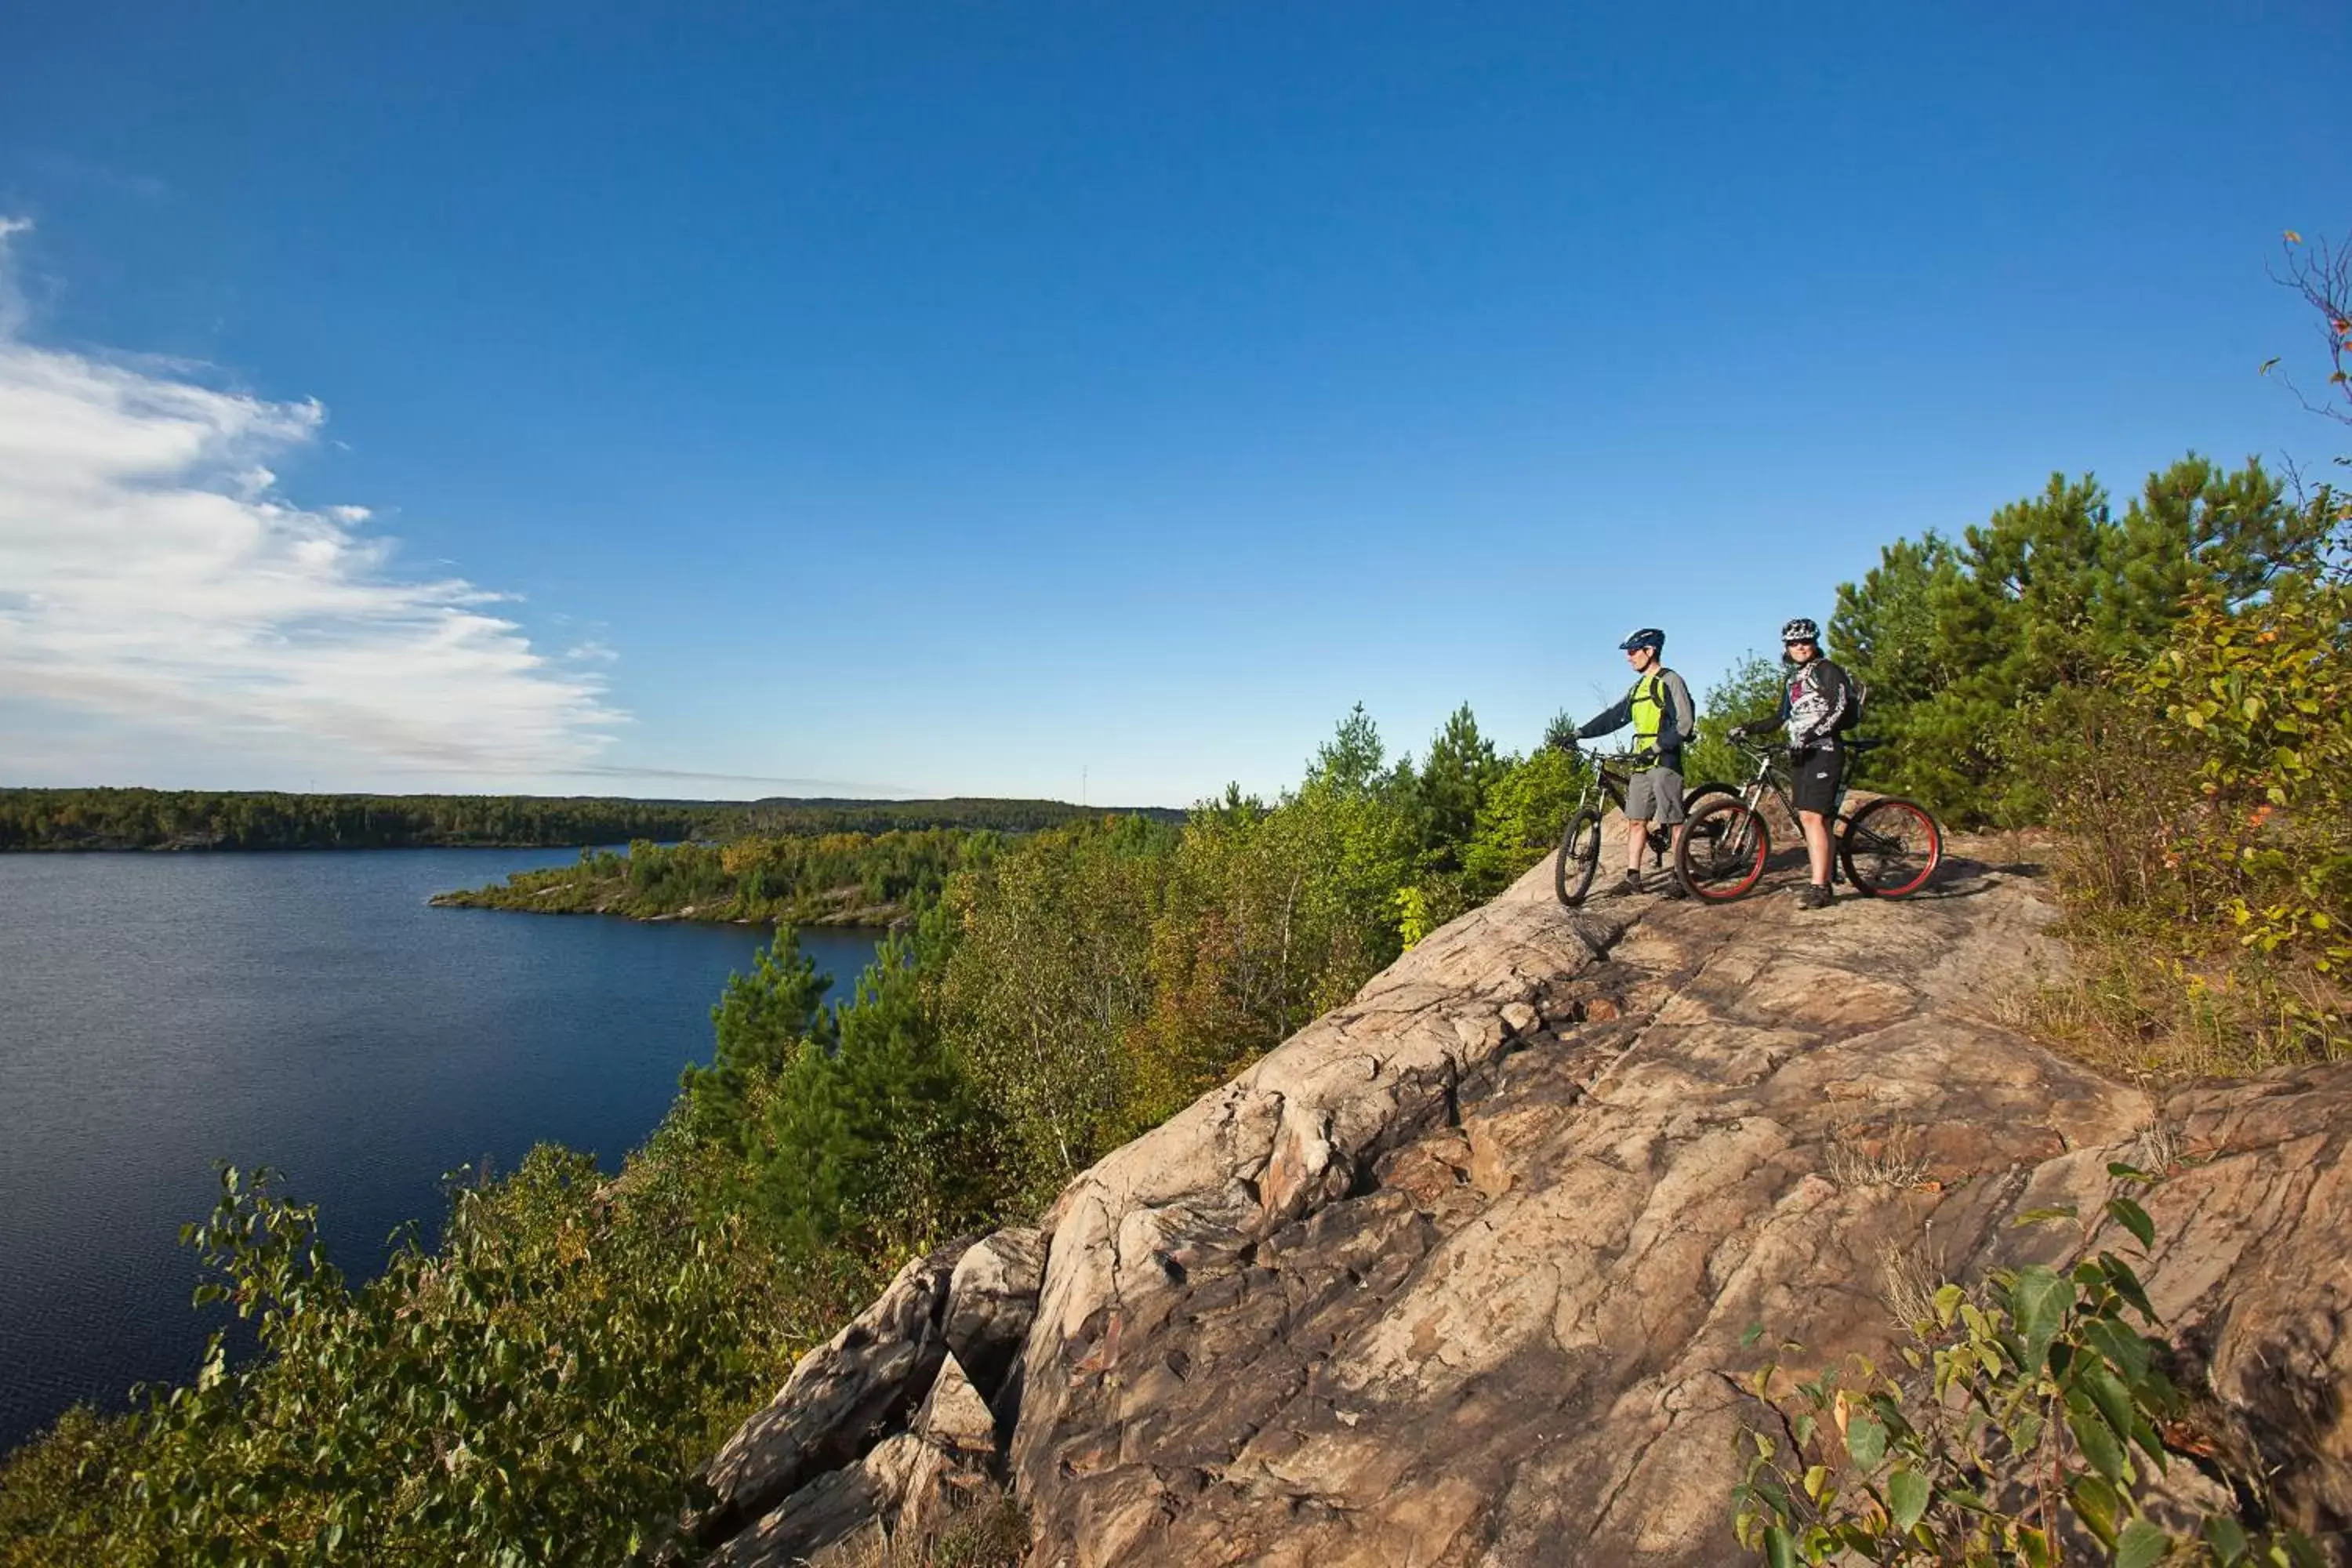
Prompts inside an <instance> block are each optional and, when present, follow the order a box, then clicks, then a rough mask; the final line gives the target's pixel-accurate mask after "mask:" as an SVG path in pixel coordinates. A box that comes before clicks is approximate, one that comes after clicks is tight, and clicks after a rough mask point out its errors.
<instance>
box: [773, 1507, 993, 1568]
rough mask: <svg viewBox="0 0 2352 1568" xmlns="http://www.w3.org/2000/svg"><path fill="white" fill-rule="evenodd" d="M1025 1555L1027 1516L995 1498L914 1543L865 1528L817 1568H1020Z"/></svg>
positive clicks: (876, 1527)
mask: <svg viewBox="0 0 2352 1568" xmlns="http://www.w3.org/2000/svg"><path fill="white" fill-rule="evenodd" d="M1028 1555H1029V1515H1028V1512H1027V1510H1024V1509H1023V1508H1022V1506H1021V1505H1020V1504H1019V1503H1018V1502H1016V1501H1014V1500H1013V1496H1012V1494H1011V1493H1009V1492H995V1493H992V1494H991V1495H989V1496H988V1497H985V1498H983V1499H982V1500H979V1501H977V1502H975V1503H973V1504H972V1505H971V1507H969V1508H966V1509H963V1510H960V1511H958V1512H957V1513H955V1514H953V1515H951V1516H950V1517H949V1519H948V1520H947V1521H945V1522H944V1523H942V1524H941V1525H940V1527H939V1528H938V1529H936V1530H934V1531H929V1532H928V1533H926V1534H924V1535H922V1536H919V1537H910V1536H905V1535H899V1536H891V1535H888V1534H886V1533H885V1532H884V1531H883V1530H882V1528H881V1526H880V1525H878V1524H876V1525H872V1526H869V1527H867V1528H866V1530H864V1531H859V1532H858V1533H857V1534H856V1535H853V1536H851V1537H850V1538H849V1539H848V1540H847V1541H845V1542H842V1543H841V1544H840V1545H838V1546H835V1547H833V1548H832V1549H830V1550H829V1551H827V1552H824V1553H823V1554H822V1555H821V1556H820V1557H819V1558H818V1560H817V1561H818V1562H819V1563H821V1564H822V1565H823V1568H1021V1563H1023V1561H1024V1559H1026V1558H1027V1556H1028Z"/></svg>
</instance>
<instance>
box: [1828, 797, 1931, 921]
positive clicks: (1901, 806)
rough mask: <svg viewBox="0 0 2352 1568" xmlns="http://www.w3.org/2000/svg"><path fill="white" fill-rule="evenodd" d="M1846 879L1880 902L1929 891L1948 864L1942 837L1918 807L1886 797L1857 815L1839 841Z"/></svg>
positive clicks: (1928, 817) (1864, 808)
mask: <svg viewBox="0 0 2352 1568" xmlns="http://www.w3.org/2000/svg"><path fill="white" fill-rule="evenodd" d="M1838 858H1839V860H1840V861H1841V862H1843V864H1844V867H1845V879H1846V880H1847V881H1849V882H1851V883H1853V885H1854V886H1855V887H1856V888H1858V889H1861V890H1862V891H1864V892H1865V893H1868V894H1870V895H1871V896H1872V897H1873V898H1878V899H1903V898H1908V897H1910V896H1911V895H1912V894H1913V893H1916V892H1917V891H1918V890H1919V889H1922V888H1924V887H1926V886H1927V879H1928V878H1930V877H1932V876H1934V875H1935V874H1936V868H1937V866H1938V865H1940V864H1941V863H1942V861H1943V858H1944V833H1943V830H1942V829H1941V828H1939V827H1937V826H1936V819H1935V818H1934V817H1933V816H1929V815H1928V814H1927V807H1926V806H1924V805H1919V804H1918V803H1917V802H1916V801H1909V800H1904V799H1902V798H1900V797H1898V796H1895V795H1885V796H1883V797H1881V798H1880V799H1877V800H1874V801H1872V802H1871V803H1870V804H1869V805H1865V806H1864V807H1863V808H1862V809H1861V810H1860V811H1857V812H1855V813H1854V814H1853V820H1852V821H1850V822H1848V823H1847V824H1846V826H1845V832H1844V833H1843V835H1842V836H1841V837H1839V839H1838Z"/></svg>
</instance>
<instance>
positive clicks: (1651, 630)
mask: <svg viewBox="0 0 2352 1568" xmlns="http://www.w3.org/2000/svg"><path fill="white" fill-rule="evenodd" d="M1617 647H1618V649H1619V651H1621V652H1623V653H1631V652H1633V650H1634V649H1635V648H1637V647H1645V648H1648V649H1649V650H1650V651H1651V652H1652V653H1663V652H1664V651H1665V647H1666V634H1665V633H1664V632H1662V631H1660V630H1659V629H1658V628H1657V627H1655V626H1643V628H1642V629H1641V630H1639V631H1635V632H1627V633H1626V634H1625V640H1624V641H1623V642H1621V643H1619V644H1618V645H1617Z"/></svg>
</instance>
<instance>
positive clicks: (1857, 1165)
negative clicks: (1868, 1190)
mask: <svg viewBox="0 0 2352 1568" xmlns="http://www.w3.org/2000/svg"><path fill="white" fill-rule="evenodd" d="M1914 1131H1915V1130H1914V1129H1913V1128H1912V1127H1911V1126H1910V1124H1909V1123H1907V1122H1906V1123H1901V1124H1898V1125H1896V1126H1895V1127H1893V1128H1891V1129H1889V1130H1888V1131H1885V1132H1884V1133H1877V1134H1874V1133H1872V1132H1871V1131H1868V1130H1867V1129H1865V1128H1863V1127H1858V1126H1855V1127H1842V1128H1840V1129H1838V1131H1837V1132H1836V1133H1835V1134H1834V1135H1833V1136H1832V1138H1831V1140H1830V1148H1829V1160H1828V1163H1827V1173H1828V1175H1829V1178H1830V1180H1831V1181H1832V1182H1835V1183H1836V1184H1838V1185H1839V1186H1841V1187H1916V1186H1921V1185H1923V1184H1926V1182H1927V1160H1926V1159H1924V1158H1923V1157H1921V1156H1920V1155H1919V1154H1918V1153H1917V1152H1916V1151H1914V1150H1913V1148H1912V1146H1911V1140H1912V1137H1913V1135H1914Z"/></svg>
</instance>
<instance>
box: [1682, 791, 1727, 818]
mask: <svg viewBox="0 0 2352 1568" xmlns="http://www.w3.org/2000/svg"><path fill="white" fill-rule="evenodd" d="M1717 795H1721V796H1723V797H1724V798H1725V799H1726V800H1737V799H1738V797H1739V792H1738V790H1736V789H1734V788H1732V787H1731V786H1730V785H1729V784H1693V785H1691V786H1690V788H1688V789H1686V790H1685V791H1683V816H1685V818H1688V817H1689V816H1693V815H1694V814H1695V813H1696V812H1697V810H1698V808H1699V807H1700V806H1702V805H1705V804H1706V803H1707V802H1708V801H1710V800H1713V799H1714V798H1715V797H1716V796H1717Z"/></svg>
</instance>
